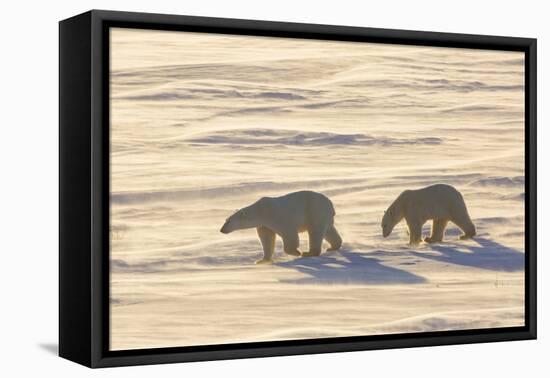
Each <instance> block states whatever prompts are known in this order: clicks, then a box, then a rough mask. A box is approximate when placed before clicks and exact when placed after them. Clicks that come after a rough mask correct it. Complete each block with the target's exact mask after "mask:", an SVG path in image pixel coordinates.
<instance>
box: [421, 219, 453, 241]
mask: <svg viewBox="0 0 550 378" xmlns="http://www.w3.org/2000/svg"><path fill="white" fill-rule="evenodd" d="M448 222H449V221H448V220H447V219H434V220H433V224H432V234H431V235H430V237H429V238H426V239H424V241H425V242H426V243H439V242H441V241H443V235H445V227H447V223H448Z"/></svg>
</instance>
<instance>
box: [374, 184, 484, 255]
mask: <svg viewBox="0 0 550 378" xmlns="http://www.w3.org/2000/svg"><path fill="white" fill-rule="evenodd" d="M402 219H405V221H406V222H407V227H408V228H409V244H410V245H417V244H418V243H420V241H421V239H422V226H423V225H424V223H426V221H428V220H430V219H431V220H433V224H432V234H431V236H430V237H428V238H426V239H424V241H425V242H426V243H436V242H441V241H442V240H443V235H444V234H445V227H446V226H447V223H448V222H449V221H450V222H453V223H454V224H456V225H457V226H458V227H460V229H462V231H463V232H464V234H463V235H462V236H461V237H460V239H467V238H471V237H473V236H475V234H476V228H475V226H474V224H473V222H472V220H471V219H470V215H469V214H468V209H466V204H465V203H464V198H462V194H460V192H459V191H458V190H456V189H455V188H454V187H452V186H450V185H446V184H436V185H431V186H427V187H425V188H422V189H418V190H405V191H404V192H403V193H401V194H400V195H399V196H398V197H397V199H396V200H395V201H394V202H393V203H392V204H391V205H390V207H389V208H388V210H386V211H385V212H384V217H383V218H382V235H383V236H384V237H387V236H389V235H390V234H391V232H392V230H393V228H394V227H395V225H396V224H397V223H399V222H400V221H401V220H402Z"/></svg>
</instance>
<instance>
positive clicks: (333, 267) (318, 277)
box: [275, 249, 426, 285]
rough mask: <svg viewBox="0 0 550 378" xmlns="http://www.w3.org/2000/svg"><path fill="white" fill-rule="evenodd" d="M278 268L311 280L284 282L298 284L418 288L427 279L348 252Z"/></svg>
mask: <svg viewBox="0 0 550 378" xmlns="http://www.w3.org/2000/svg"><path fill="white" fill-rule="evenodd" d="M275 265H277V266H280V267H283V268H289V269H295V270H297V271H299V272H301V273H305V274H307V275H308V277H304V278H298V279H288V280H281V282H284V283H296V284H315V283H316V284H370V285H384V284H418V283H424V282H426V279H425V278H423V277H421V276H417V275H415V274H413V273H410V272H407V271H405V270H401V269H397V268H393V267H389V266H385V265H383V264H382V263H381V260H380V259H377V258H374V257H366V256H365V254H363V253H362V252H351V251H347V250H345V249H342V250H340V251H339V252H334V253H329V254H323V255H321V256H318V257H312V258H300V259H294V260H290V261H285V262H278V263H275Z"/></svg>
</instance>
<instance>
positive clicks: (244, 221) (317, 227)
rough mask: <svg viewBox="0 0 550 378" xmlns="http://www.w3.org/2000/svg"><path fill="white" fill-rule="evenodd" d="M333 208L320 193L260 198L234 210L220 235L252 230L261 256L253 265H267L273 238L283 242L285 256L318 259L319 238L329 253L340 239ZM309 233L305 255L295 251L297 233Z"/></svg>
mask: <svg viewBox="0 0 550 378" xmlns="http://www.w3.org/2000/svg"><path fill="white" fill-rule="evenodd" d="M335 214H336V213H335V211H334V206H333V205H332V202H331V201H330V200H329V199H328V198H327V197H325V196H324V195H323V194H321V193H316V192H312V191H300V192H294V193H289V194H287V195H284V196H281V197H263V198H260V199H259V200H258V201H256V202H254V203H253V204H252V205H250V206H248V207H245V208H243V209H240V210H238V211H237V212H236V213H234V214H233V215H231V216H230V217H229V218H227V220H226V221H225V224H224V225H223V226H222V228H221V229H220V232H222V233H224V234H228V233H230V232H233V231H236V230H243V229H247V228H256V231H257V232H258V237H259V238H260V242H261V243H262V247H263V250H264V257H263V259H262V260H259V261H257V262H256V263H264V262H271V261H272V258H273V254H274V252H275V235H279V236H280V237H281V238H282V239H283V246H284V251H285V253H287V254H289V255H292V256H319V255H320V254H321V245H322V243H323V239H325V240H326V241H328V242H329V243H330V248H329V251H332V250H338V249H339V248H340V246H341V245H342V238H341V237H340V235H339V234H338V231H336V228H334V215H335ZM305 231H307V232H308V234H309V252H306V253H303V254H302V253H301V252H300V251H299V250H298V246H299V244H300V239H299V237H298V234H299V233H300V232H305Z"/></svg>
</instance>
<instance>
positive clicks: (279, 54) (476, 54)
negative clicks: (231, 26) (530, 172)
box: [111, 29, 524, 350]
mask: <svg viewBox="0 0 550 378" xmlns="http://www.w3.org/2000/svg"><path fill="white" fill-rule="evenodd" d="M111 37H112V46H113V49H112V61H111V67H112V74H111V78H112V83H111V85H112V86H111V89H112V92H111V95H112V102H111V104H112V111H111V114H112V118H111V140H112V144H111V150H112V157H111V164H112V166H111V169H112V180H111V181H112V184H111V190H112V194H111V223H112V231H111V348H112V349H114V350H119V349H131V348H153V347H169V346H187V345H201V344H211V343H234V342H247V341H265V340H281V339H297V338H311V337H332V336H354V335H368V334H380V333H403V332H418V331H435V330H450V329H471V328H486V327H505V326H517V325H523V315H524V312H523V304H524V295H523V293H524V286H523V279H524V232H523V230H524V169H523V167H524V151H523V145H524V143H523V131H524V124H523V111H524V109H523V101H524V92H523V55H522V54H521V53H511V52H494V51H493V52H491V51H481V50H459V49H444V48H433V47H406V46H390V45H376V44H354V43H341V42H319V41H303V40H285V39H273V38H253V37H237V36H212V35H207V34H204V35H203V34H192V33H171V32H170V33H169V32H152V31H129V30H122V29H118V30H115V31H113V32H112V35H111ZM435 183H447V184H451V185H453V186H455V187H456V188H457V189H459V190H460V191H461V192H462V193H463V195H464V197H465V200H466V203H467V206H468V208H469V211H470V214H471V216H472V218H473V220H474V223H475V224H476V226H477V229H478V236H477V237H476V238H475V239H473V240H469V241H458V240H457V236H458V235H459V234H460V231H459V230H458V229H456V228H455V227H454V226H450V227H449V228H448V230H447V235H446V241H445V243H442V244H438V245H426V244H421V245H420V246H419V247H417V248H409V247H407V245H406V242H407V236H406V229H405V226H404V225H403V224H401V225H399V226H397V227H396V229H395V230H394V232H393V234H392V235H391V237H389V238H388V239H384V238H382V236H381V228H380V220H381V217H382V214H383V211H384V210H385V209H386V208H387V207H388V205H389V204H390V203H391V202H392V201H393V200H394V199H395V197H396V196H397V195H398V194H399V193H400V192H401V191H403V190H405V189H413V188H419V187H422V186H426V185H430V184H435ZM303 189H309V190H316V191H320V192H322V193H324V194H326V195H327V196H328V197H330V198H331V200H332V201H333V203H334V205H335V208H336V213H337V215H336V226H337V228H338V230H339V231H340V233H341V235H342V237H343V239H344V246H343V248H342V250H341V251H339V252H332V253H323V255H322V256H321V257H319V258H307V259H306V258H304V259H294V258H291V257H289V256H285V255H283V254H282V251H281V244H280V241H278V242H277V262H276V263H274V264H272V265H254V261H255V260H257V259H258V258H260V257H261V255H262V253H261V246H260V244H259V241H258V239H257V237H256V233H255V230H245V231H240V232H235V233H232V234H229V235H224V234H221V233H220V232H219V228H220V227H221V225H222V224H223V222H224V220H225V218H226V217H227V216H229V215H230V214H231V213H232V212H233V211H234V210H235V209H237V208H240V207H243V206H246V205H248V204H250V203H252V202H254V201H255V200H257V199H258V198H260V197H262V196H278V195H282V194H286V193H289V192H292V191H296V190H303ZM428 229H429V225H426V229H425V233H426V234H427V233H428ZM301 249H302V250H303V251H307V236H306V235H305V234H303V237H302V246H301Z"/></svg>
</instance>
